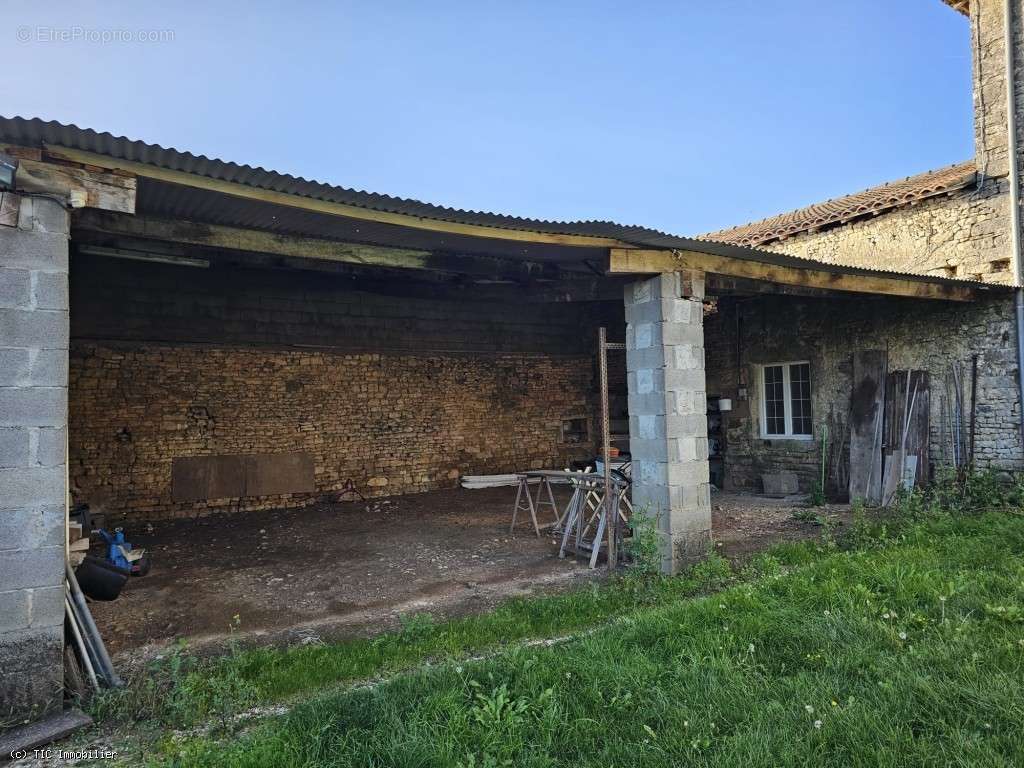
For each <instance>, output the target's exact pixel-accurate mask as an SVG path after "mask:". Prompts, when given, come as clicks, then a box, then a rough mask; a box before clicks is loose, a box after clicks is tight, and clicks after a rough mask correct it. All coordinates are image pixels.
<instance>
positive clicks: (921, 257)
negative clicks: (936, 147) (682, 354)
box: [764, 179, 1013, 284]
mask: <svg viewBox="0 0 1024 768" xmlns="http://www.w3.org/2000/svg"><path fill="white" fill-rule="evenodd" d="M1009 199H1010V195H1009V186H1008V184H1007V182H1006V180H1005V179H989V180H987V181H985V182H984V183H983V184H982V185H981V186H980V187H971V188H970V189H966V190H961V191H959V192H956V193H954V194H953V195H952V196H946V195H943V196H941V197H932V198H928V199H926V200H923V201H921V202H920V203H918V204H917V205H913V206H906V207H904V208H897V209H894V210H891V211H888V212H887V213H883V214H882V215H880V216H874V217H869V218H863V219H858V220H856V221H854V222H851V223H849V224H846V225H842V226H835V227H830V228H828V229H823V230H821V231H820V232H804V233H801V234H798V235H793V236H791V237H788V238H786V239H785V240H781V241H776V242H772V243H768V244H767V245H765V246H764V247H765V248H766V249H768V250H771V251H775V252H777V253H786V254H790V255H793V256H801V257H803V258H808V259H815V260H817V261H823V262H825V263H827V264H846V265H851V264H852V265H855V266H865V267H873V268H881V269H886V270H893V271H896V272H911V273H917V274H931V275H938V276H941V277H956V278H961V279H966V280H984V281H986V282H993V283H1002V284H1009V283H1012V282H1013V269H1012V264H1011V248H1010V227H1009V219H1010V217H1009Z"/></svg>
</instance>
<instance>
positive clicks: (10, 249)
mask: <svg viewBox="0 0 1024 768" xmlns="http://www.w3.org/2000/svg"><path fill="white" fill-rule="evenodd" d="M954 5H955V6H957V8H958V10H961V11H965V10H969V13H970V18H971V25H972V30H973V34H974V36H975V39H977V40H979V41H980V42H979V43H978V44H977V45H976V46H975V50H976V52H977V62H976V65H975V66H976V83H977V86H976V87H977V91H978V96H977V98H976V102H977V104H978V119H977V127H978V131H977V135H978V147H977V152H976V162H975V163H971V164H964V165H960V166H954V167H952V168H949V169H946V170H943V171H939V172H934V173H931V174H925V175H923V176H920V177H914V178H912V179H908V180H905V181H903V182H899V183H896V184H892V185H887V186H885V187H882V188H878V189H875V190H869V191H867V192H865V193H861V194H860V195H854V196H851V197H850V198H844V199H843V200H841V201H831V202H830V203H827V204H823V205H821V206H812V207H811V208H808V209H804V210H803V211H798V212H795V213H793V214H787V215H784V216H782V217H777V218H776V219H771V220H768V221H766V222H760V223H758V224H756V225H749V226H746V227H739V228H736V229H734V230H728V231H726V232H720V233H714V234H712V235H707V236H705V237H702V238H690V237H677V236H672V235H666V234H664V233H660V232H654V231H651V230H646V229H643V228H641V227H629V226H621V225H617V224H611V223H604V222H568V223H559V222H555V223H553V222H544V221H534V220H526V219H516V218H513V217H508V216H501V215H497V214H481V213H474V212H467V211H454V210H451V209H445V208H441V207H438V206H432V205H427V204H424V203H419V202H416V201H409V200H401V199H396V198H391V197H387V196H384V195H375V194H369V193H363V192H355V191H353V190H349V189H345V188H343V187H333V186H330V185H326V184H320V183H317V182H311V181H306V180H304V179H297V178H294V177H291V176H287V175H285V174H280V173H275V172H272V171H265V170H263V169H262V168H253V167H250V166H243V165H237V164H235V163H230V162H223V161H220V160H211V159H209V158H206V157H199V156H195V155H193V154H190V153H188V152H180V151H177V150H173V149H165V148H163V147H159V146H156V145H149V144H144V143H142V142H138V141H130V140H128V139H125V138H123V137H116V136H112V135H111V134H109V133H98V132H96V131H92V130H87V129H81V128H78V127H75V126H66V125H61V124H59V123H54V122H43V121H41V120H32V119H23V118H0V152H2V153H3V154H4V156H5V157H6V158H7V159H8V161H9V162H11V163H12V164H16V165H17V169H16V175H15V177H14V183H13V186H12V188H10V189H6V190H3V191H0V362H2V365H0V668H2V669H4V670H17V672H16V673H15V674H6V673H5V674H4V675H3V676H2V677H0V718H2V717H3V716H4V715H6V714H7V713H8V712H15V713H21V712H24V711H32V710H34V711H40V710H44V709H46V708H48V707H54V706H56V705H57V704H58V703H59V701H60V686H61V679H62V661H61V658H62V652H63V646H64V638H63V635H64V632H63V611H64V608H63V601H64V586H63V579H64V560H65V548H66V546H67V541H66V528H65V526H66V522H65V521H66V515H67V505H68V502H69V499H70V500H71V501H76V502H77V501H85V502H88V503H90V504H92V505H95V506H97V507H102V508H104V510H105V511H106V512H107V513H108V515H109V516H110V517H111V518H113V519H115V520H127V521H131V522H139V521H146V520H159V519H165V518H184V519H191V518H194V517H197V516H201V515H207V514H212V513H219V512H225V511H231V512H235V513H245V512H249V511H254V510H267V509H271V510H274V509H279V508H284V507H296V508H299V507H302V506H304V505H307V504H309V503H310V502H311V501H313V500H315V499H318V498H322V497H324V496H327V495H330V494H332V493H336V492H338V491H340V490H342V489H344V488H345V487H347V485H348V484H349V482H352V483H354V484H355V485H356V486H357V487H358V488H360V489H361V490H362V492H364V493H365V494H366V495H371V496H372V495H390V494H402V493H413V492H419V491H426V490H431V489H436V488H446V487H455V486H456V485H457V483H458V478H459V477H460V476H461V475H465V474H485V473H498V472H511V471H517V470H522V469H526V468H534V467H551V466H556V467H557V466H563V465H564V464H566V463H568V462H570V461H572V460H574V459H579V458H586V457H588V456H589V457H592V456H593V455H594V452H595V450H596V447H597V439H596V433H597V425H596V423H595V419H594V414H595V408H596V402H597V399H598V387H597V379H598V375H597V372H596V370H597V369H596V362H595V357H596V355H595V352H596V350H595V340H596V337H597V329H598V328H599V327H605V328H607V329H608V332H609V335H610V337H611V338H612V339H613V340H615V341H624V342H625V346H626V355H625V364H624V365H620V366H618V367H617V368H613V370H612V372H611V377H610V378H611V382H610V390H611V394H612V398H613V410H614V414H613V416H614V417H616V419H617V420H618V421H619V422H620V423H621V424H622V427H621V430H622V431H623V432H625V433H627V435H626V437H627V439H628V446H629V450H630V453H631V454H632V458H633V500H634V504H635V505H637V506H639V507H640V508H642V509H646V510H648V511H649V513H650V514H653V515H657V517H658V521H659V528H660V530H661V532H662V533H663V534H664V537H663V542H664V547H663V562H664V567H665V569H666V570H669V571H674V570H676V569H677V568H678V567H679V566H680V565H681V564H683V563H684V562H686V561H687V560H689V559H691V558H693V557H694V556H697V555H699V554H700V553H701V552H702V551H703V550H704V549H705V547H706V546H707V543H708V541H709V537H710V530H711V501H710V498H711V496H710V494H711V485H710V480H711V479H712V478H713V479H714V480H715V481H716V482H720V483H722V484H723V485H725V486H726V487H730V488H741V489H742V488H746V489H753V490H759V489H760V486H759V482H760V477H761V475H763V474H765V473H771V472H777V471H778V470H779V469H792V470H795V471H796V473H797V475H798V476H799V477H800V479H801V483H802V485H803V488H804V489H805V490H806V489H807V488H809V487H810V485H811V484H812V483H813V481H814V477H815V476H816V471H817V470H816V468H817V467H818V466H819V465H820V463H821V447H820V444H819V442H818V440H817V439H816V437H817V435H818V434H819V430H820V427H821V426H822V425H823V424H841V423H844V422H845V421H847V414H848V412H849V411H850V404H851V401H852V400H855V398H854V397H853V395H854V394H855V392H856V391H857V387H858V381H859V376H860V370H859V368H858V366H859V365H861V363H859V362H858V360H861V358H859V357H858V354H860V355H862V356H863V354H867V353H877V352H879V351H881V352H884V353H885V356H886V358H885V359H886V361H887V362H886V365H887V366H888V370H890V371H901V370H902V371H925V372H928V373H929V375H930V376H931V377H932V383H933V389H932V391H933V392H934V393H936V395H935V396H933V397H932V398H931V399H930V401H929V408H928V409H919V411H918V412H919V413H922V412H924V413H928V414H929V415H930V416H931V418H930V420H926V422H925V431H926V434H927V435H928V437H927V439H925V440H924V445H923V446H918V448H919V449H920V451H921V453H920V455H921V456H922V457H925V456H926V457H927V458H928V461H927V462H926V463H925V464H924V465H922V467H921V468H920V471H919V472H918V474H917V477H918V478H926V477H927V475H928V474H929V472H930V471H931V467H932V465H936V466H938V465H941V463H942V462H943V461H945V460H947V459H948V457H947V456H946V454H945V453H944V452H945V451H946V442H947V441H946V440H945V439H944V435H943V432H942V429H941V425H942V424H943V423H944V418H943V417H944V415H945V411H944V410H943V404H942V403H943V398H942V397H940V396H938V395H940V394H941V387H940V386H938V384H937V382H938V381H939V380H940V379H941V378H942V377H944V376H946V373H947V371H948V370H949V369H950V366H951V365H953V364H957V363H960V364H964V363H966V362H969V361H971V360H972V359H973V358H972V356H974V355H977V356H978V357H977V360H978V386H977V390H976V393H977V408H976V413H977V419H976V425H975V426H976V430H975V431H976V457H977V460H978V462H979V463H981V464H986V465H994V466H997V467H1001V468H1005V469H1007V470H1013V469H1018V468H1020V466H1021V464H1022V453H1021V438H1020V434H1021V432H1020V405H1019V399H1020V398H1019V381H1018V368H1019V366H1018V357H1017V344H1018V338H1019V336H1018V330H1017V325H1016V320H1015V313H1014V297H1015V292H1014V286H1015V285H1016V283H1017V282H1018V279H1019V275H1020V267H1019V259H1018V258H1017V257H1016V254H1015V250H1014V243H1015V242H1016V238H1015V237H1014V236H1013V232H1014V230H1013V227H1014V226H1015V225H1014V224H1012V223H1011V218H1012V217H1011V216H1010V211H1011V210H1012V207H1011V199H1015V195H1014V194H1012V190H1011V186H1012V184H1011V181H1010V179H1011V178H1016V174H1015V173H1014V172H1012V169H1011V167H1010V165H1011V164H1010V163H1009V161H1008V158H1009V157H1011V153H1010V150H1009V139H1008V137H1009V132H1008V130H1007V127H1006V126H1007V123H1008V120H1007V117H1006V115H1007V110H1006V109H1005V104H1006V103H1007V102H1006V92H1007V89H1006V83H1005V78H1004V73H1005V71H1006V69H1005V56H1004V49H1003V46H1002V40H1003V38H1004V34H1003V30H1004V26H1003V22H1002V19H1003V16H1002V14H1001V11H1000V8H1001V3H1000V2H999V1H998V0H977V1H976V2H972V3H971V6H970V8H969V9H967V7H966V4H965V3H962V2H961V3H954ZM1013 18H1014V24H1015V25H1016V26H1015V29H1016V28H1017V27H1019V25H1020V22H1021V19H1020V18H1019V15H1018V16H1014V17H1013ZM1016 39H1020V36H1019V35H1018V37H1017V38H1016ZM1016 47H1017V48H1020V47H1022V46H1020V45H1018V46H1016ZM1014 53H1015V56H1016V59H1015V60H1016V61H1017V62H1020V61H1021V60H1022V57H1024V51H1017V50H1015V51H1014ZM1018 54H1019V55H1018ZM1014 71H1015V72H1016V70H1014ZM1018 79H1019V77H1018V76H1017V75H1015V77H1014V83H1016V82H1017V80H1018ZM709 398H710V399H711V400H712V401H713V402H715V403H716V404H717V406H718V410H717V414H718V416H719V417H720V418H718V420H717V421H716V422H715V429H716V430H717V431H718V432H719V434H718V436H717V437H716V441H717V443H716V445H717V449H718V452H720V453H721V456H720V457H718V456H716V457H715V461H714V462H709V441H708V425H709V417H708V403H709ZM723 401H731V406H732V407H731V409H729V410H725V409H723V408H722V407H721V406H722V405H723ZM839 433H841V430H840V429H834V430H833V434H839ZM850 445H853V441H852V439H851V441H850ZM828 450H829V452H830V454H834V455H832V458H831V459H830V463H831V464H832V465H833V466H843V465H844V463H846V464H852V463H853V462H852V460H851V459H850V458H848V453H849V451H850V450H852V449H851V448H848V447H846V444H840V445H839V446H838V447H837V448H836V450H835V451H832V450H831V449H828ZM874 453H875V454H876V455H874V457H873V460H874V461H879V462H880V461H881V455H880V452H879V451H875V452H874ZM716 462H717V463H716ZM876 480H877V477H876ZM838 490H842V488H839V489H838ZM239 519H240V521H244V516H241V517H240V518H239ZM249 533H251V532H249ZM238 535H239V536H244V535H247V533H246V530H245V528H244V522H239V531H238Z"/></svg>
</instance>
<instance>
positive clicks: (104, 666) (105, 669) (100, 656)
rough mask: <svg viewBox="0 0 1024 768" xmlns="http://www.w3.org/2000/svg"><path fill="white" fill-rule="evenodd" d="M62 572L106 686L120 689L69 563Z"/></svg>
mask: <svg viewBox="0 0 1024 768" xmlns="http://www.w3.org/2000/svg"><path fill="white" fill-rule="evenodd" d="M64 571H65V574H66V576H67V579H68V586H69V587H70V588H71V597H72V599H73V602H74V604H75V606H76V607H77V608H78V613H79V619H80V620H81V622H82V630H83V632H84V633H85V634H86V635H88V636H89V639H90V640H92V641H93V642H94V643H95V646H96V656H97V661H99V666H100V671H101V672H102V673H103V676H104V677H105V678H106V679H107V684H108V685H109V686H110V687H111V688H120V687H121V686H123V685H124V682H123V681H122V680H121V678H120V677H119V676H118V674H117V671H116V670H115V669H114V664H113V662H112V661H111V660H110V655H109V654H108V653H107V647H106V646H105V645H104V644H103V637H102V636H101V635H100V631H99V630H98V629H97V628H96V622H95V621H93V619H92V614H91V613H90V612H89V606H88V605H86V602H85V595H83V594H82V588H81V587H79V586H78V579H77V578H75V572H74V571H73V570H71V563H68V562H65V563H64Z"/></svg>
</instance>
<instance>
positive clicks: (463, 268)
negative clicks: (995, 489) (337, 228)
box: [72, 211, 559, 282]
mask: <svg viewBox="0 0 1024 768" xmlns="http://www.w3.org/2000/svg"><path fill="white" fill-rule="evenodd" d="M72 230H73V235H72V239H76V238H77V239H78V240H79V241H82V242H85V241H89V242H92V243H95V244H110V245H114V243H112V242H111V241H110V240H109V238H111V237H114V238H133V239H136V240H141V241H147V240H149V241H160V242H162V243H180V244H185V245H190V246H198V247H203V248H211V249H223V250H230V251H247V252H251V253H263V254H273V255H275V256H284V257H293V258H301V259H315V260H322V261H330V262H338V263H344V264H359V265H363V266H373V267H384V268H390V269H409V270H429V271H436V272H445V273H450V274H461V275H472V276H476V277H485V278H492V279H495V280H512V281H519V282H522V281H526V280H536V279H556V278H557V277H558V275H559V269H558V267H557V266H556V265H554V264H542V263H538V262H526V261H519V260H516V259H501V258H496V257H491V256H467V255H462V254H452V253H434V252H431V251H423V250H416V249H411V248H391V247H385V246H379V245H363V244H360V243H345V242H340V241H337V240H326V239H321V238H315V237H302V236H299V235H286V234H281V233H277V232H264V231H262V230H256V229H244V228H239V227H225V226H221V225H218V224H205V223H201V222H194V221H186V220H184V219H159V218H154V217H149V216H125V215H119V214H113V213H106V212H102V211H79V212H76V213H75V215H74V217H73V218H72ZM90 233H92V234H90ZM97 233H98V234H100V235H103V236H104V237H100V238H97V237H96V236H95V235H96V234H97ZM120 246H121V247H128V248H131V247H133V246H132V245H131V244H130V243H121V244H120ZM135 247H138V244H136V245H135Z"/></svg>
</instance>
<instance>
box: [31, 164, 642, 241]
mask: <svg viewBox="0 0 1024 768" xmlns="http://www.w3.org/2000/svg"><path fill="white" fill-rule="evenodd" d="M46 152H47V154H48V155H50V156H52V157H56V158H62V159H65V160H69V161H72V162H78V163H88V164H90V165H96V166H99V167H101V168H107V169H108V170H112V169H117V170H121V171H127V172H129V173H132V174H135V175H136V176H142V177H145V178H149V179H157V180H159V181H166V182H170V183H172V184H181V185H182V186H186V187H193V188H195V189H206V190H210V191H213V192H220V193H221V194H225V195H231V196H233V197H240V198H246V199H249V200H262V201H264V202H268V203H274V204H276V205H286V206H288V207H290V208H301V209H303V210H307V211H317V212H319V213H327V214H331V215H334V216H345V217H348V218H352V219H360V220H362V221H376V222H380V223H383V224H396V225H398V226H402V227H410V228H412V229H423V230H429V231H431V232H448V233H451V234H456V235H468V236H471V237H486V238H492V239H496V240H514V241H517V242H525V243H549V244H553V245H565V246H576V247H583V248H594V247H598V248H609V247H628V245H629V244H628V243H624V242H622V241H620V240H617V239H615V238H609V237H594V236H591V235H570V234H559V233H550V232H532V231H529V230H520V229H503V228H501V227H491V226H487V225H483V224H464V223H459V222H452V221H441V220H439V219H429V218H423V217H420V216H414V215H411V214H406V213H390V212H387V211H376V210H372V209H369V208H363V207H360V206H357V205H347V204H345V203H334V202H330V201H327V200H318V199H315V198H311V197H301V196H299V195H291V194H288V193H286V192H276V191H274V190H270V189H260V188H258V187H250V186H247V185H245V184H238V183H235V182H230V181H222V180H220V179H211V178H208V177H206V176H198V175H195V174H190V173H185V172H184V171H174V170H170V169H168V168H158V167H156V166H153V165H147V164H145V163H137V162H133V161H131V160H121V159H118V158H114V157H107V156H106V155H97V154H93V153H92V152H83V151H81V150H77V149H70V148H68V147H61V146H57V145H50V144H48V145H46Z"/></svg>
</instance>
